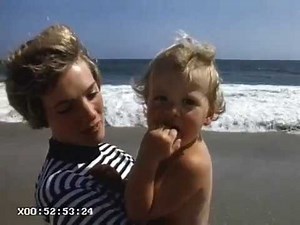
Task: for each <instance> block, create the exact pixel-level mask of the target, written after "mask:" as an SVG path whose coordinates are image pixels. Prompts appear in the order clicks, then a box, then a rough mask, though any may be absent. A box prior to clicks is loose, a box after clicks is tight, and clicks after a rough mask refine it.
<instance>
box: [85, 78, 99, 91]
mask: <svg viewBox="0 0 300 225" xmlns="http://www.w3.org/2000/svg"><path fill="white" fill-rule="evenodd" d="M95 86H97V84H96V82H95V81H94V82H93V83H92V84H91V85H90V86H89V87H88V88H87V89H86V90H85V92H84V94H87V93H89V92H90V91H91V90H93V89H94V88H95Z"/></svg>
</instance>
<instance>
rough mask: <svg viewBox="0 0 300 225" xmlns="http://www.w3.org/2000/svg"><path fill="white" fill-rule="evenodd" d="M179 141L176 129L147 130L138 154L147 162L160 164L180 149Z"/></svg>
mask: <svg viewBox="0 0 300 225" xmlns="http://www.w3.org/2000/svg"><path fill="white" fill-rule="evenodd" d="M180 143H181V139H178V138H177V130H176V129H168V128H163V127H159V128H156V129H152V130H148V131H147V133H146V134H145V135H144V138H143V140H142V143H141V146H140V153H141V154H144V155H145V157H147V159H148V160H150V159H152V160H155V161H157V162H160V161H162V160H164V159H167V158H168V157H170V156H171V155H172V154H173V153H174V152H175V151H176V150H178V149H179V148H180Z"/></svg>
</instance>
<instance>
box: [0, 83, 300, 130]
mask: <svg viewBox="0 0 300 225" xmlns="http://www.w3.org/2000/svg"><path fill="white" fill-rule="evenodd" d="M222 89H223V90H224V97H225V100H226V112H225V113H224V114H223V115H222V116H221V117H220V118H219V119H218V120H217V121H214V122H213V123H212V124H211V126H209V127H206V128H205V130H211V131H226V132H266V131H288V132H296V133H297V132H299V131H300V110H299V109H300V87H299V86H275V85H238V84H223V85H222ZM102 90H103V99H104V102H105V116H106V122H107V124H108V125H109V126H117V127H136V126H146V120H145V117H144V111H143V106H142V105H141V104H140V103H139V101H138V99H137V97H136V95H135V94H134V92H133V91H132V89H131V87H130V86H129V85H103V88H102ZM0 103H1V106H0V121H5V122H20V121H22V117H21V116H20V115H19V114H18V113H17V112H16V111H15V110H14V109H12V108H11V107H10V106H9V104H8V101H7V98H6V95H5V90H4V85H3V84H1V83H0Z"/></svg>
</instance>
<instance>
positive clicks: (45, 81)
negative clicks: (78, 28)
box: [5, 25, 101, 129]
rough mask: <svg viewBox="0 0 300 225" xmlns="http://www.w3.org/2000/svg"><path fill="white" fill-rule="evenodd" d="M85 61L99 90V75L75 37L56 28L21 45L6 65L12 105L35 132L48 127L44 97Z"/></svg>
mask: <svg viewBox="0 0 300 225" xmlns="http://www.w3.org/2000/svg"><path fill="white" fill-rule="evenodd" d="M78 60H83V61H84V62H86V63H87V65H88V66H89V68H90V70H91V72H92V74H93V77H94V79H95V81H96V82H97V84H98V86H100V78H101V77H100V76H101V74H100V71H99V70H98V67H97V65H96V64H95V63H94V62H93V60H92V59H91V58H90V56H89V54H88V52H87V50H86V49H85V47H84V46H83V45H82V44H81V43H80V41H79V39H78V37H77V36H76V35H75V33H74V32H73V31H72V30H71V29H70V28H69V27H67V26H65V25H53V26H50V27H48V28H47V29H45V30H44V31H43V32H41V33H40V34H39V35H37V36H36V37H34V38H33V39H31V40H29V41H27V42H26V43H24V44H22V45H21V46H20V47H19V48H18V49H17V50H16V51H15V52H13V53H12V54H11V55H10V56H9V57H8V59H7V60H6V62H5V65H6V72H7V79H6V81H5V83H6V92H7V97H8V100H9V103H10V105H11V106H12V107H13V108H15V110H16V111H17V112H19V113H20V114H21V115H22V116H23V117H24V120H25V121H27V122H28V124H29V125H30V126H31V127H32V128H34V129H38V128H43V127H48V122H47V118H46V115H45V112H44V108H43V104H42V99H41V97H42V96H43V95H45V94H46V93H47V92H48V91H50V90H51V89H52V88H54V87H55V85H56V83H57V80H58V79H59V77H60V76H61V75H62V74H64V73H65V72H66V71H67V70H68V69H69V68H70V66H72V64H74V63H75V62H77V61H78Z"/></svg>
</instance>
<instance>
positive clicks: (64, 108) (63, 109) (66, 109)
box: [57, 104, 72, 114]
mask: <svg viewBox="0 0 300 225" xmlns="http://www.w3.org/2000/svg"><path fill="white" fill-rule="evenodd" d="M71 109H72V105H71V104H68V105H65V106H62V107H60V109H59V110H58V111H57V113H59V114H65V113H68V112H70V111H71Z"/></svg>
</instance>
